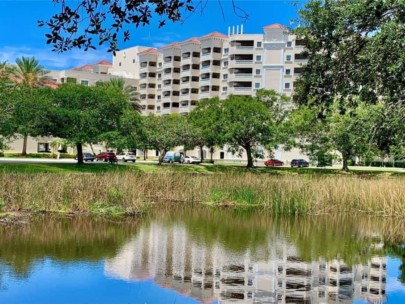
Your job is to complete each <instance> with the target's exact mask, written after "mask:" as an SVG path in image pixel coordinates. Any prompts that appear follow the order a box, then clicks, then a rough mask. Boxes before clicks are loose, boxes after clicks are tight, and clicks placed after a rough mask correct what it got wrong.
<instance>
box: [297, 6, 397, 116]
mask: <svg viewBox="0 0 405 304" xmlns="http://www.w3.org/2000/svg"><path fill="white" fill-rule="evenodd" d="M404 11H405V2H404V1H398V0H372V1H368V0H360V1H351V0H325V1H323V0H311V1H309V2H308V3H307V4H306V6H305V9H303V10H301V11H300V27H299V28H297V29H296V30H295V34H296V35H297V39H301V40H304V41H305V43H306V48H305V52H304V53H305V54H306V55H307V57H308V64H307V65H306V66H305V67H304V68H303V71H302V74H301V77H300V78H299V79H298V81H297V86H296V94H295V95H294V98H295V100H296V101H298V102H299V103H300V104H307V103H311V104H314V105H320V106H322V107H323V108H325V107H327V106H329V105H330V104H331V103H333V102H334V101H335V99H336V97H339V98H341V99H342V100H344V99H345V98H346V97H347V96H352V95H357V96H359V97H360V98H361V100H363V101H365V102H367V103H375V102H376V101H377V100H378V99H379V98H381V97H384V98H386V99H387V100H388V101H389V102H390V103H402V104H403V103H404V99H405V77H404V76H403V75H404V74H405V53H404V51H403V50H404V47H405V18H404Z"/></svg>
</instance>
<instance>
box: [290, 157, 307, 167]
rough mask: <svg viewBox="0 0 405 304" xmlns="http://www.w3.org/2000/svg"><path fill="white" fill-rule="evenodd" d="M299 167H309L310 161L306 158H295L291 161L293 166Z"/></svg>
mask: <svg viewBox="0 0 405 304" xmlns="http://www.w3.org/2000/svg"><path fill="white" fill-rule="evenodd" d="M294 167H298V168H302V167H309V163H308V162H307V161H306V160H305V159H293V160H292V161H291V168H294Z"/></svg>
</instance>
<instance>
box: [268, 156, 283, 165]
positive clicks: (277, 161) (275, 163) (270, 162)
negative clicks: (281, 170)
mask: <svg viewBox="0 0 405 304" xmlns="http://www.w3.org/2000/svg"><path fill="white" fill-rule="evenodd" d="M264 165H265V166H266V167H276V166H284V163H283V162H282V161H281V160H278V159H273V158H272V159H269V160H266V161H265V162H264Z"/></svg>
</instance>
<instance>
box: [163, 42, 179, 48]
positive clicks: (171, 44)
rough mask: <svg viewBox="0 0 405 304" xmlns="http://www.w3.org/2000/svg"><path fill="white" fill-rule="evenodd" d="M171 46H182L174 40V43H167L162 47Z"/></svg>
mask: <svg viewBox="0 0 405 304" xmlns="http://www.w3.org/2000/svg"><path fill="white" fill-rule="evenodd" d="M169 47H180V43H178V42H173V43H170V44H168V45H165V46H164V47H162V49H165V48H169Z"/></svg>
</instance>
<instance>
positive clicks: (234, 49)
mask: <svg viewBox="0 0 405 304" xmlns="http://www.w3.org/2000/svg"><path fill="white" fill-rule="evenodd" d="M253 52H254V46H230V47H229V53H231V54H243V55H250V54H253Z"/></svg>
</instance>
